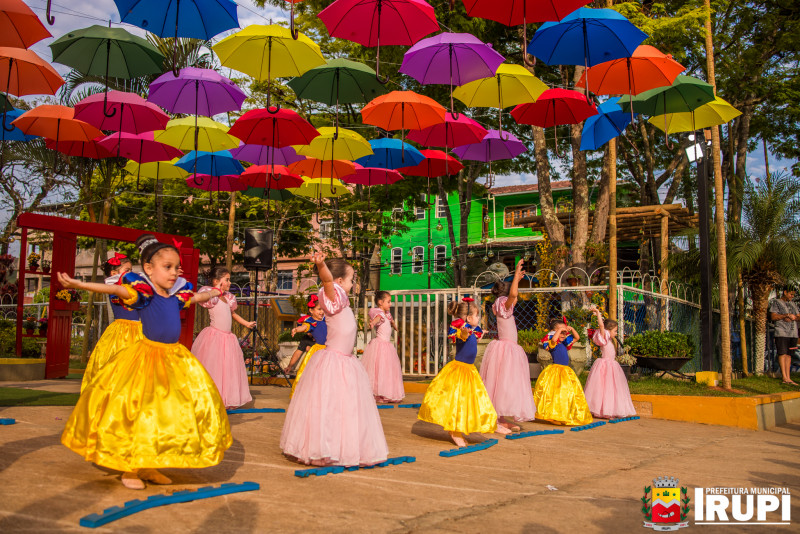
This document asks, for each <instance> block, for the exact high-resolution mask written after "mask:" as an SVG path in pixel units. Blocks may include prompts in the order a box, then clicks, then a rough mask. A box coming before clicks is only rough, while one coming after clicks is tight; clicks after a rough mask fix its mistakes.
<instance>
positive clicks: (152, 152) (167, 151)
mask: <svg viewBox="0 0 800 534" xmlns="http://www.w3.org/2000/svg"><path fill="white" fill-rule="evenodd" d="M98 144H100V145H101V146H102V147H103V148H105V149H106V150H108V151H109V152H110V153H116V155H117V156H118V157H124V158H126V159H132V160H133V161H136V162H137V163H150V162H153V161H170V160H173V159H175V158H180V157H182V156H183V152H181V151H180V150H178V149H177V148H175V147H172V146H170V145H167V144H164V143H159V142H158V141H156V140H155V134H154V132H144V133H140V134H132V133H120V134H111V135H108V136H106V137H104V138H102V139H100V140H99V141H98Z"/></svg>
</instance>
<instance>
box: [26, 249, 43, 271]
mask: <svg viewBox="0 0 800 534" xmlns="http://www.w3.org/2000/svg"><path fill="white" fill-rule="evenodd" d="M41 259H42V256H41V254H37V253H36V252H31V253H30V254H28V269H30V270H31V271H37V270H38V269H39V260H41Z"/></svg>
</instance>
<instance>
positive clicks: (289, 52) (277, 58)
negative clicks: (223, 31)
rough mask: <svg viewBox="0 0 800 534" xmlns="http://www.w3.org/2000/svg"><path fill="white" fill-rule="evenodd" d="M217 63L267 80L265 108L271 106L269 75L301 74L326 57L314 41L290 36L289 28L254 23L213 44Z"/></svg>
mask: <svg viewBox="0 0 800 534" xmlns="http://www.w3.org/2000/svg"><path fill="white" fill-rule="evenodd" d="M212 48H213V49H214V52H216V53H217V56H218V57H219V60H220V63H222V64H223V65H224V66H226V67H230V68H232V69H235V70H238V71H239V72H243V73H245V74H247V75H249V76H252V77H253V78H255V79H256V80H259V81H264V80H266V82H267V87H268V90H267V109H269V107H270V98H271V91H270V90H269V84H270V81H271V80H272V78H281V77H287V76H300V75H302V74H303V73H305V72H306V71H308V70H310V69H313V68H314V67H318V66H320V65H324V64H325V58H324V57H322V52H321V51H320V49H319V45H317V44H316V43H315V42H314V41H312V40H311V39H309V38H308V37H306V36H305V35H303V34H302V33H300V34H298V36H297V38H296V39H295V38H293V37H292V32H291V31H290V30H289V29H288V28H284V27H283V26H278V25H275V24H272V25H270V26H263V25H258V24H253V25H250V26H247V27H246V28H245V29H243V30H240V31H238V32H236V33H234V34H233V35H230V36H228V37H226V38H225V39H223V40H222V41H220V42H218V43H217V44H215V45H214V46H213V47H212Z"/></svg>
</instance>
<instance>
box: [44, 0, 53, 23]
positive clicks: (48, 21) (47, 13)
mask: <svg viewBox="0 0 800 534" xmlns="http://www.w3.org/2000/svg"><path fill="white" fill-rule="evenodd" d="M52 3H53V0H47V11H46V12H45V14H44V17H45V18H46V19H47V23H48V24H49V25H50V26H52V25H53V24H55V23H56V18H55V17H53V16H51V15H50V4H52Z"/></svg>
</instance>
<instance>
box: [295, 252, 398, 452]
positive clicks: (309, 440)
mask: <svg viewBox="0 0 800 534" xmlns="http://www.w3.org/2000/svg"><path fill="white" fill-rule="evenodd" d="M311 260H312V261H313V262H314V264H315V265H316V266H317V272H318V275H319V280H320V283H321V285H322V289H320V291H319V302H320V306H322V309H323V310H324V312H325V317H326V321H327V323H328V338H327V340H326V344H325V348H324V349H322V350H320V351H317V352H316V353H315V354H314V357H313V358H311V359H310V360H309V361H308V364H307V365H306V369H305V372H304V373H303V380H301V381H300V382H298V384H297V389H296V390H295V393H294V397H292V400H291V402H290V403H289V409H288V410H287V411H286V420H285V422H284V423H283V432H282V433H281V449H282V450H283V453H284V454H285V455H286V456H288V457H289V458H292V459H294V460H297V461H298V462H300V463H304V464H311V465H343V466H355V465H374V464H377V463H380V462H383V461H385V460H386V458H387V457H388V456H389V447H388V446H387V445H386V438H385V437H384V435H383V426H382V425H381V419H380V416H379V415H378V408H377V406H375V400H374V399H373V397H372V388H371V387H370V384H369V377H368V376H367V372H366V371H365V370H364V366H363V365H361V362H360V361H358V359H357V358H356V357H355V356H354V355H353V347H354V345H355V341H356V332H357V330H358V325H357V324H356V318H355V316H354V315H353V310H352V309H351V308H350V300H349V299H348V297H347V294H348V293H349V292H350V290H351V289H352V287H353V276H354V274H355V272H354V271H353V268H352V267H351V266H350V265H349V264H348V263H347V262H346V261H344V260H343V259H341V258H333V259H329V260H327V261H326V260H325V256H324V255H323V254H321V253H315V254H313V255H312V256H311Z"/></svg>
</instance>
